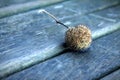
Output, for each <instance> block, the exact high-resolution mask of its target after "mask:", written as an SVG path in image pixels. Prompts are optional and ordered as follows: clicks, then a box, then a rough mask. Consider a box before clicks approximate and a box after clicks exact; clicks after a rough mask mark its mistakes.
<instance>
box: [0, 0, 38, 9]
mask: <svg viewBox="0 0 120 80" xmlns="http://www.w3.org/2000/svg"><path fill="white" fill-rule="evenodd" d="M30 1H32V0H29V1H28V0H0V8H2V7H6V6H10V5H15V4H23V3H27V2H30ZM34 1H37V0H34Z"/></svg>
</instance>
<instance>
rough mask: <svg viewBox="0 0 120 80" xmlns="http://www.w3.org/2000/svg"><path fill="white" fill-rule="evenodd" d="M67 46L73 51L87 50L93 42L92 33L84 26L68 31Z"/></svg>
mask: <svg viewBox="0 0 120 80" xmlns="http://www.w3.org/2000/svg"><path fill="white" fill-rule="evenodd" d="M65 42H66V46H67V47H68V48H70V49H73V50H84V49H87V48H88V47H89V46H90V44H91V42H92V38H91V31H90V29H88V28H87V27H86V26H84V25H78V26H76V27H73V28H70V29H68V30H67V31H66V36H65Z"/></svg>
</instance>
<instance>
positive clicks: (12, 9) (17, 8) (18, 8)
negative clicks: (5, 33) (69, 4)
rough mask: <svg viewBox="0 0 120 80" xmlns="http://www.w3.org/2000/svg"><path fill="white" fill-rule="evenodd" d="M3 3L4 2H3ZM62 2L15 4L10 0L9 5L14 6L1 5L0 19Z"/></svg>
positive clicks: (59, 0) (45, 1)
mask: <svg viewBox="0 0 120 80" xmlns="http://www.w3.org/2000/svg"><path fill="white" fill-rule="evenodd" d="M4 1H6V0H4ZM29 1H30V0H29ZM63 1H64V0H34V1H30V2H28V1H21V2H20V1H16V2H15V1H12V0H11V3H13V4H14V5H10V3H9V2H6V4H5V5H9V6H4V5H3V7H2V8H0V18H4V17H7V16H11V15H14V14H18V13H22V12H26V11H29V10H33V9H36V8H41V7H45V6H48V5H52V4H55V3H59V2H63ZM25 2H26V3H25ZM17 3H18V4H17ZM0 4H2V3H0Z"/></svg>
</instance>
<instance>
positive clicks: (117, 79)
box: [101, 70, 120, 80]
mask: <svg viewBox="0 0 120 80" xmlns="http://www.w3.org/2000/svg"><path fill="white" fill-rule="evenodd" d="M101 80H120V70H117V71H115V72H113V73H111V74H109V75H107V76H106V77H104V78H102V79H101Z"/></svg>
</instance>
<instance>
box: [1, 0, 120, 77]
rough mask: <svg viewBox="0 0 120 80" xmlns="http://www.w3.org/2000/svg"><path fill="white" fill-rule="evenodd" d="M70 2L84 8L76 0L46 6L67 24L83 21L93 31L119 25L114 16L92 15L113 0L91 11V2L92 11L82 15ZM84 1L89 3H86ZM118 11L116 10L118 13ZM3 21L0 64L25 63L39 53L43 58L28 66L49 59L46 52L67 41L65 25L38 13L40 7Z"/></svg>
mask: <svg viewBox="0 0 120 80" xmlns="http://www.w3.org/2000/svg"><path fill="white" fill-rule="evenodd" d="M88 2H89V1H88ZM68 3H72V4H75V5H78V7H83V6H82V5H81V6H80V5H79V3H77V2H76V1H68V2H64V3H62V4H59V5H58V4H57V5H53V6H50V7H47V8H45V9H47V10H49V11H50V12H51V13H53V14H54V13H55V15H57V16H58V18H60V20H61V21H63V22H65V24H68V25H71V26H73V25H76V24H80V23H82V24H86V25H88V26H89V28H90V29H91V30H92V31H95V30H98V29H101V28H104V27H105V26H106V25H113V24H116V23H117V22H118V21H119V20H116V18H114V20H116V21H114V22H113V21H110V20H108V19H104V18H101V17H97V16H96V14H97V13H94V15H93V13H92V15H91V14H89V12H90V13H91V12H95V11H97V10H98V11H99V10H100V9H104V8H103V6H104V5H105V6H106V5H107V4H108V5H107V7H109V6H111V5H113V4H115V3H109V2H108V3H106V1H105V2H101V3H99V4H101V5H103V6H102V7H101V6H97V7H95V8H92V9H90V10H89V7H90V6H91V5H89V6H88V12H85V11H82V14H80V13H77V11H76V12H75V11H74V9H76V8H75V7H74V8H73V9H72V10H73V11H72V10H71V8H70V7H69V6H68V7H67V6H66V5H68ZM83 3H84V4H85V2H83ZM65 6H66V7H65ZM92 6H96V5H95V4H94V5H92ZM63 7H64V9H63ZM69 8H70V9H69ZM84 9H87V8H86V7H85V8H84ZM111 10H113V11H114V10H116V7H115V8H113V9H111ZM61 11H62V12H61ZM118 12H119V11H118ZM86 13H87V14H86ZM63 14H64V16H63ZM102 14H106V13H105V12H103V13H102ZM115 14H116V13H114V15H115ZM62 16H63V17H62ZM100 16H101V15H100ZM79 17H80V18H79ZM117 19H118V18H117ZM51 21H52V22H51ZM74 21H75V22H74ZM73 22H74V23H73ZM101 22H103V23H102V25H104V26H102V25H101V26H100V24H101ZM0 24H1V25H2V26H1V31H0V32H1V36H0V38H1V45H0V46H1V49H0V50H1V53H0V64H1V65H2V64H4V65H5V64H6V63H9V62H12V63H14V61H16V60H17V61H20V62H23V61H22V60H24V59H25V58H30V56H31V55H38V54H39V56H40V57H37V60H38V61H35V62H36V63H34V60H31V61H30V62H28V63H26V64H27V65H28V64H29V65H30V66H32V65H34V64H37V63H39V62H41V61H44V60H45V59H47V58H48V57H46V56H43V54H42V53H44V52H47V51H48V52H49V51H51V50H52V51H57V50H56V49H58V48H56V46H57V45H59V44H61V43H63V42H64V32H65V28H64V27H62V26H58V25H54V24H55V23H54V22H53V20H52V19H51V18H47V17H46V15H40V14H37V10H34V11H30V12H27V13H23V14H19V15H16V16H11V17H8V18H4V19H1V20H0ZM60 49H62V48H60ZM60 49H58V50H60ZM60 51H62V50H60ZM48 52H47V53H48ZM48 54H49V53H48ZM55 54H57V53H55ZM53 55H54V54H53ZM47 56H49V55H47ZM41 57H42V60H40V59H41ZM49 57H50V56H49ZM39 58H40V59H39ZM35 60H36V59H35ZM39 60H40V61H39ZM32 62H33V63H32ZM31 63H32V64H31ZM26 64H25V65H26ZM20 66H21V67H20V69H17V70H16V69H15V67H13V68H12V69H13V70H14V69H15V71H14V72H16V71H20V70H22V69H24V68H26V67H24V66H23V65H20ZM30 66H29V67H30ZM14 72H8V73H9V74H10V73H14ZM7 75H8V74H7Z"/></svg>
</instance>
